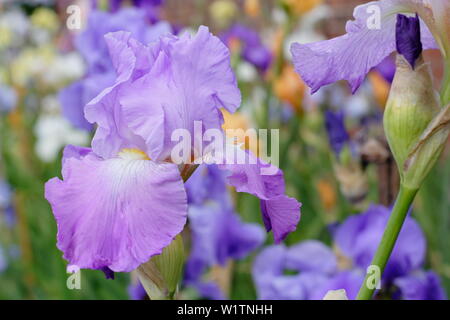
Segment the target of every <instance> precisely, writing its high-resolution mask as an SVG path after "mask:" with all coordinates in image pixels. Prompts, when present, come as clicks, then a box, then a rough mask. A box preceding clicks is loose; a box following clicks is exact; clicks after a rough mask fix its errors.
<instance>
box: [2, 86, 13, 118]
mask: <svg viewBox="0 0 450 320" xmlns="http://www.w3.org/2000/svg"><path fill="white" fill-rule="evenodd" d="M16 103H17V94H16V91H14V89H13V88H11V87H9V86H6V85H4V84H2V83H0V112H10V111H11V110H13V109H14V108H15V106H16Z"/></svg>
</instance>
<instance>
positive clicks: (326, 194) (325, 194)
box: [316, 180, 336, 210]
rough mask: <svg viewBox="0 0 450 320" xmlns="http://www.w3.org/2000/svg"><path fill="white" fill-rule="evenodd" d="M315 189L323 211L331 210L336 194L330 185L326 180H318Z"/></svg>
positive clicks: (334, 204) (334, 203)
mask: <svg viewBox="0 0 450 320" xmlns="http://www.w3.org/2000/svg"><path fill="white" fill-rule="evenodd" d="M316 187H317V191H318V192H319V197H320V201H321V202H322V205H323V206H324V208H325V210H331V209H333V208H334V207H335V206H336V192H335V191H334V188H333V186H332V185H331V183H330V182H328V181H326V180H319V181H318V182H317V186H316Z"/></svg>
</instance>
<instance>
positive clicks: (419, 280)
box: [394, 271, 447, 300]
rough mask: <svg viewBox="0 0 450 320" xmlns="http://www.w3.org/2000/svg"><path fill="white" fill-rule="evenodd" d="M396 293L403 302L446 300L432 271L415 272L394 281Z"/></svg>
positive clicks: (439, 281) (437, 277) (436, 276)
mask: <svg viewBox="0 0 450 320" xmlns="http://www.w3.org/2000/svg"><path fill="white" fill-rule="evenodd" d="M394 284H395V285H396V286H397V288H398V289H399V291H398V292H397V293H396V294H397V295H398V296H399V297H400V298H401V299H404V300H446V299H447V295H446V293H445V291H444V288H443V287H442V285H441V280H440V279H439V276H438V275H436V274H435V273H434V272H433V271H428V272H425V271H417V272H414V273H412V274H410V275H407V276H404V277H400V278H397V279H395V281H394Z"/></svg>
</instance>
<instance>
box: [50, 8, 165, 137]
mask: <svg viewBox="0 0 450 320" xmlns="http://www.w3.org/2000/svg"><path fill="white" fill-rule="evenodd" d="M114 31H129V32H131V34H132V35H133V37H135V38H136V39H137V40H139V41H142V42H144V43H148V42H151V41H154V40H157V39H158V37H159V36H161V35H164V34H168V33H171V27H170V25H169V24H168V23H166V22H160V23H157V24H153V25H150V24H149V23H148V21H147V19H146V15H145V12H144V11H143V10H140V9H137V8H123V9H120V10H118V11H117V12H114V13H108V12H103V11H97V10H93V11H92V12H91V13H90V15H89V18H88V23H87V28H86V30H84V31H83V32H82V33H81V34H79V35H78V36H77V37H76V38H75V48H76V49H77V51H78V52H79V53H80V54H81V55H82V57H83V58H84V60H85V62H86V68H87V70H86V76H85V77H84V78H83V79H81V80H79V81H76V82H74V83H73V84H71V85H69V86H68V87H66V88H64V89H62V90H61V91H60V93H59V99H60V102H61V105H62V110H63V114H64V116H65V117H66V118H67V119H68V120H69V121H70V122H71V123H72V124H73V125H74V126H75V127H77V128H80V129H85V130H90V129H91V128H92V124H90V123H89V122H87V121H86V119H85V117H84V112H83V108H84V106H85V105H86V104H87V103H88V102H89V101H90V100H92V99H93V98H94V97H96V96H97V95H98V94H99V93H100V92H101V91H102V90H103V89H105V88H107V87H109V86H111V85H112V84H113V83H114V80H115V78H116V72H115V70H114V67H113V64H112V62H111V59H110V57H109V53H108V46H107V43H106V42H105V39H104V35H105V34H107V33H109V32H114Z"/></svg>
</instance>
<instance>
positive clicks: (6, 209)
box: [0, 180, 16, 227]
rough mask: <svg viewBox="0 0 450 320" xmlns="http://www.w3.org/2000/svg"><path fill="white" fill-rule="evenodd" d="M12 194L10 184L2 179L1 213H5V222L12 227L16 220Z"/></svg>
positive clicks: (0, 186)
mask: <svg viewBox="0 0 450 320" xmlns="http://www.w3.org/2000/svg"><path fill="white" fill-rule="evenodd" d="M12 196H13V192H12V190H11V187H10V185H9V184H8V183H6V182H5V181H3V180H0V213H3V214H4V217H5V222H6V224H7V225H8V226H9V227H12V226H13V225H14V223H15V220H16V217H15V213H14V207H13V203H12Z"/></svg>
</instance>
